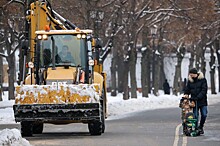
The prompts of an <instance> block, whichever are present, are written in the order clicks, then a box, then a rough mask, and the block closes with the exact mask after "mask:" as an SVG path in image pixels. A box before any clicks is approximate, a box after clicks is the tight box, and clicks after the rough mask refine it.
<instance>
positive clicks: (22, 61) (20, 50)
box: [17, 48, 24, 85]
mask: <svg viewBox="0 0 220 146" xmlns="http://www.w3.org/2000/svg"><path fill="white" fill-rule="evenodd" d="M18 57H19V73H18V81H17V83H18V85H20V84H21V81H22V76H23V64H24V53H23V51H22V48H19V55H18Z"/></svg>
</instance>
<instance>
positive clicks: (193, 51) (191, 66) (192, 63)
mask: <svg viewBox="0 0 220 146" xmlns="http://www.w3.org/2000/svg"><path fill="white" fill-rule="evenodd" d="M194 58H195V47H194V46H193V47H192V51H191V57H190V58H189V69H191V68H193V66H194V61H195V59H194Z"/></svg>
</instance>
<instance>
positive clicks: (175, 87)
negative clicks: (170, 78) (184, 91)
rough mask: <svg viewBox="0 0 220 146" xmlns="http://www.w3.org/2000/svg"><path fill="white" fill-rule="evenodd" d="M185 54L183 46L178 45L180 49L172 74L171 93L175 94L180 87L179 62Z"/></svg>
mask: <svg viewBox="0 0 220 146" xmlns="http://www.w3.org/2000/svg"><path fill="white" fill-rule="evenodd" d="M184 55H185V48H184V47H182V46H180V51H178V52H177V65H176V70H175V75H174V82H173V94H174V95H177V94H178V92H180V89H181V88H180V87H181V84H182V78H181V63H182V60H183V58H184Z"/></svg>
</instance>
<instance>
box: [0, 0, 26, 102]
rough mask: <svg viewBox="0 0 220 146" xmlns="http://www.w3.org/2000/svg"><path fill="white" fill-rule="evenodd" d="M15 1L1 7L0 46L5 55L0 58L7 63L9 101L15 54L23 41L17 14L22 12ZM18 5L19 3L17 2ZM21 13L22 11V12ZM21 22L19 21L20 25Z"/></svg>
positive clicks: (12, 92)
mask: <svg viewBox="0 0 220 146" xmlns="http://www.w3.org/2000/svg"><path fill="white" fill-rule="evenodd" d="M13 2H17V1H9V2H6V3H5V5H3V7H2V15H3V19H1V23H2V26H3V27H2V29H1V32H0V33H1V34H3V39H2V40H1V42H0V44H1V45H2V46H3V48H4V52H5V53H0V56H2V57H5V58H6V60H7V62H8V70H7V72H8V87H9V88H8V89H9V99H14V82H15V68H16V67H15V52H16V50H17V49H18V48H19V47H20V44H21V40H22V39H23V34H22V31H21V29H22V25H19V20H20V16H18V12H19V11H20V12H21V11H22V10H21V9H20V8H21V5H20V4H17V3H13ZM18 3H19V2H18ZM22 12H23V11H22ZM17 20H18V21H17ZM22 22H23V21H22V20H20V23H22Z"/></svg>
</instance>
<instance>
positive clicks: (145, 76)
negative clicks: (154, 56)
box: [141, 49, 150, 97]
mask: <svg viewBox="0 0 220 146" xmlns="http://www.w3.org/2000/svg"><path fill="white" fill-rule="evenodd" d="M141 87H142V97H148V93H149V91H150V60H149V50H148V49H147V50H145V51H144V52H143V53H142V58H141Z"/></svg>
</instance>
